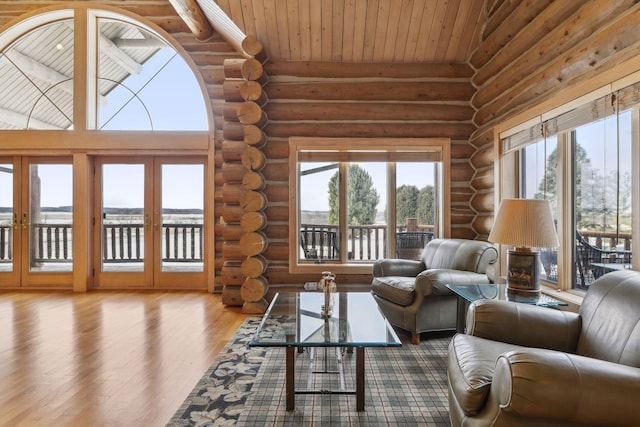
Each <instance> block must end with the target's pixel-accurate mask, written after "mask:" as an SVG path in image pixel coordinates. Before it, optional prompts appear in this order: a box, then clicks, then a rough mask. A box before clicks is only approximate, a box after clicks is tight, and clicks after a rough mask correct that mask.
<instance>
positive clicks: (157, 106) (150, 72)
mask: <svg viewBox="0 0 640 427" xmlns="http://www.w3.org/2000/svg"><path fill="white" fill-rule="evenodd" d="M151 77H153V79H152V80H151V82H150V83H148V81H149V79H150V78H151ZM134 93H137V96H136V97H133V94H134ZM132 97H133V98H132ZM130 99H131V101H129V100H130ZM123 105H124V108H122V107H123ZM98 114H99V118H100V121H101V122H102V124H104V122H105V121H107V119H109V120H108V122H107V123H106V125H105V126H104V127H103V129H105V130H150V129H151V123H150V121H149V115H150V116H151V117H152V119H153V129H154V130H208V120H207V112H206V108H205V104H204V99H203V94H202V90H201V89H200V86H199V85H198V83H197V81H196V79H195V77H194V76H193V72H192V71H191V69H190V68H189V67H188V66H187V65H186V63H185V62H184V61H183V60H182V58H181V57H180V56H179V55H175V51H174V50H173V49H172V48H166V49H162V50H160V52H159V53H158V54H157V55H155V56H154V57H153V58H151V59H150V60H149V61H147V63H145V65H144V67H143V72H142V73H141V74H139V75H137V76H136V75H132V76H130V77H129V78H128V79H127V80H125V81H124V82H123V85H122V86H121V87H118V88H116V89H114V90H113V91H112V92H111V93H110V94H109V95H108V97H107V104H106V105H104V106H101V107H100V109H99V113H98ZM112 117H113V118H112ZM111 118H112V119H111ZM1 166H4V167H6V168H12V165H9V164H3V165H0V167H1ZM110 171H111V172H110V173H109V181H110V182H109V183H106V184H105V187H104V190H105V201H104V205H105V206H108V207H125V206H127V207H142V206H141V204H140V203H141V202H140V194H142V190H143V188H144V182H143V180H142V176H141V169H140V168H139V167H136V166H134V165H112V166H110ZM38 173H39V175H40V177H41V182H42V190H43V191H42V199H41V205H42V206H53V207H57V206H71V205H72V201H73V197H72V190H71V189H72V167H71V165H40V166H39V170H38ZM167 173H168V174H170V177H169V178H168V179H165V180H164V183H165V186H164V188H163V193H162V197H163V207H166V208H178V207H182V208H196V209H202V207H203V200H202V198H203V188H204V175H203V173H204V171H203V168H202V166H198V165H171V166H169V165H165V166H163V174H167ZM12 182H13V177H12V174H10V173H6V172H2V171H1V170H0V189H1V190H0V207H10V206H12V204H13V192H12V191H11V188H12ZM111 188H113V189H114V190H111Z"/></svg>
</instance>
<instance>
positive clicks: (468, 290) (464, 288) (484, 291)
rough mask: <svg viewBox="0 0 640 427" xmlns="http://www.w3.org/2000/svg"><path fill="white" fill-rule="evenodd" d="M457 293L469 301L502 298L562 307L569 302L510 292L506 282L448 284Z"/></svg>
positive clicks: (543, 296) (541, 295) (523, 302)
mask: <svg viewBox="0 0 640 427" xmlns="http://www.w3.org/2000/svg"><path fill="white" fill-rule="evenodd" d="M447 288H449V289H451V290H452V291H453V292H455V293H456V294H457V295H459V296H461V297H462V298H464V299H466V300H467V301H469V302H474V301H477V300H481V299H500V300H505V301H513V302H517V303H522V304H532V305H539V306H543V307H560V306H567V305H568V304H567V303H566V302H563V301H559V300H557V299H555V298H552V297H550V296H549V295H545V294H543V293H540V294H538V295H522V294H515V293H511V292H508V291H507V290H506V285H504V284H486V285H447Z"/></svg>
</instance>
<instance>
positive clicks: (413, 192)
mask: <svg viewBox="0 0 640 427" xmlns="http://www.w3.org/2000/svg"><path fill="white" fill-rule="evenodd" d="M417 209H418V187H416V186H415V185H401V186H400V187H398V189H397V190H396V222H397V223H398V224H406V222H407V218H416V217H417Z"/></svg>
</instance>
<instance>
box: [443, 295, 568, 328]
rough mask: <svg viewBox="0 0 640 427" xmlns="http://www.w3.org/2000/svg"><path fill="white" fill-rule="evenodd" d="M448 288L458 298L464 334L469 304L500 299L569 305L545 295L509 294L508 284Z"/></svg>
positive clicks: (544, 305) (459, 320)
mask: <svg viewBox="0 0 640 427" xmlns="http://www.w3.org/2000/svg"><path fill="white" fill-rule="evenodd" d="M447 288H449V289H450V290H451V291H452V292H453V293H455V294H456V295H457V296H458V307H457V310H458V311H457V317H456V331H457V332H464V325H465V321H466V315H467V309H468V307H469V304H471V303H472V302H474V301H478V300H481V299H498V300H503V301H512V302H516V303H520V304H531V305H539V306H541V307H566V306H568V305H569V304H567V303H566V302H563V301H560V300H557V299H555V298H552V297H550V296H549V295H546V294H543V293H540V294H537V295H522V294H516V293H511V292H507V285H506V284H482V285H447Z"/></svg>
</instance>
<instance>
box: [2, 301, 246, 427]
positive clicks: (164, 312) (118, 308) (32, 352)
mask: <svg viewBox="0 0 640 427" xmlns="http://www.w3.org/2000/svg"><path fill="white" fill-rule="evenodd" d="M245 317H246V316H245V315H243V314H241V310H240V308H227V307H225V306H223V305H222V303H221V297H220V295H211V294H208V293H204V292H141V291H135V292H133V291H132V292H120V291H97V292H89V293H86V294H84V293H83V294H73V293H63V292H2V293H0V426H12V427H13V426H30V427H34V426H83V427H89V426H91V427H94V426H118V427H122V426H164V425H165V424H166V423H167V422H168V421H169V419H170V418H171V416H172V415H173V413H174V412H175V411H176V410H177V408H178V407H179V406H180V404H181V403H182V401H183V400H184V399H185V397H186V396H187V395H188V394H189V392H190V391H191V389H192V388H193V387H194V385H195V384H196V383H197V381H198V379H200V377H201V376H202V375H203V374H204V372H205V371H206V369H207V368H208V367H209V366H210V365H211V364H212V362H213V360H214V358H215V356H216V354H217V353H218V352H219V351H220V350H221V349H222V347H223V346H224V344H225V343H226V342H227V341H228V339H229V338H230V337H231V336H232V335H233V333H234V332H235V331H236V329H237V328H238V327H239V326H240V324H241V323H242V321H243V320H244V319H245Z"/></svg>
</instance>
